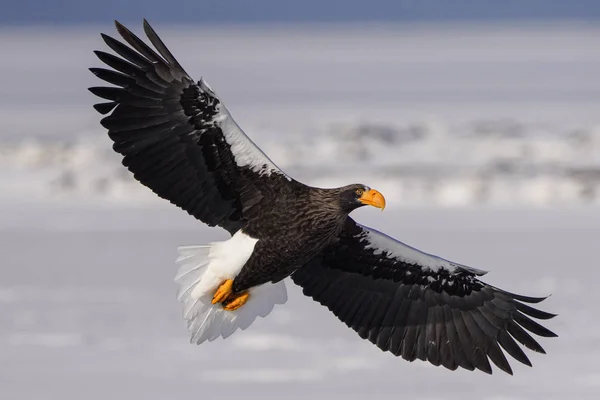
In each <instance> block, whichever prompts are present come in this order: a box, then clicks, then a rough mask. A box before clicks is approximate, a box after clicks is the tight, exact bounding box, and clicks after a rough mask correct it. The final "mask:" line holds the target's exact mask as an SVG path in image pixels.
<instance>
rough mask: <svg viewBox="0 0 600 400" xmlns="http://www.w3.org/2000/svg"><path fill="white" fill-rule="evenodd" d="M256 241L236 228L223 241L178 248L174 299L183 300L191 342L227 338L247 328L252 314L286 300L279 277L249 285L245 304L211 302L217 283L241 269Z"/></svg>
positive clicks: (262, 314)
mask: <svg viewBox="0 0 600 400" xmlns="http://www.w3.org/2000/svg"><path fill="white" fill-rule="evenodd" d="M257 242H258V240H257V239H254V238H252V237H250V236H248V235H246V234H244V233H243V232H242V231H238V232H236V233H235V235H233V236H232V237H231V239H229V240H227V241H224V242H215V243H211V244H210V245H208V246H186V247H180V248H179V258H178V259H177V264H178V265H179V270H178V272H177V276H176V277H175V281H176V282H177V283H178V284H179V286H180V288H179V293H178V294H177V299H178V300H179V301H180V302H181V303H183V317H184V319H186V320H187V322H188V330H189V332H190V336H191V337H190V341H191V342H192V343H196V344H200V343H202V342H204V341H206V340H208V341H213V340H215V339H217V338H218V337H223V338H227V337H229V336H230V335H231V334H233V333H234V332H235V331H236V330H237V329H242V330H244V329H246V328H248V327H249V326H250V325H251V324H252V323H253V322H254V321H255V320H256V317H266V316H267V315H268V314H269V313H270V312H271V311H272V310H273V308H274V307H275V305H276V304H283V303H285V302H286V301H287V291H286V287H285V283H284V282H283V281H281V282H277V283H275V284H271V283H266V284H264V285H260V286H257V287H254V288H251V289H250V290H249V292H250V297H249V299H248V301H247V302H246V304H244V305H243V306H242V307H241V308H239V309H237V310H235V311H225V310H224V309H223V306H222V305H221V304H212V303H211V302H212V297H213V295H214V292H215V291H216V290H217V288H218V287H219V286H220V285H221V283H223V281H225V280H227V279H234V278H235V276H236V275H237V274H238V273H239V272H240V271H241V269H242V267H243V266H244V264H245V263H246V261H248V259H249V258H250V255H251V254H252V251H253V250H254V246H255V245H256V243H257Z"/></svg>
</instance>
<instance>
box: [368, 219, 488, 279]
mask: <svg viewBox="0 0 600 400" xmlns="http://www.w3.org/2000/svg"><path fill="white" fill-rule="evenodd" d="M359 226H360V227H361V228H362V229H363V232H364V233H362V234H361V235H360V238H359V239H360V240H361V241H366V242H367V243H366V246H365V247H366V248H367V249H373V250H374V253H375V254H381V253H383V252H384V251H385V252H386V253H387V254H388V256H389V257H392V258H395V259H396V260H398V261H401V262H404V263H407V264H416V265H420V266H421V267H423V268H425V269H429V270H431V271H434V272H435V271H438V270H439V269H445V270H447V271H449V272H454V271H456V270H457V269H464V270H467V271H469V272H472V273H474V274H475V275H483V274H485V273H486V271H483V270H479V269H476V268H471V267H468V266H466V265H462V264H458V263H455V262H452V261H449V260H446V259H443V258H441V257H438V256H435V255H433V254H428V253H424V252H422V251H420V250H418V249H415V248H414V247H411V246H409V245H407V244H404V243H402V242H400V241H398V240H396V239H394V238H392V237H390V236H388V235H386V234H384V233H381V232H379V231H377V230H375V229H372V228H368V227H366V226H362V225H359Z"/></svg>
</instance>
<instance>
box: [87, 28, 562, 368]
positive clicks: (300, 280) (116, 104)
mask: <svg viewBox="0 0 600 400" xmlns="http://www.w3.org/2000/svg"><path fill="white" fill-rule="evenodd" d="M116 28H117V31H118V33H119V34H120V36H121V37H122V39H123V40H124V42H125V43H123V42H121V41H119V40H117V39H114V38H112V37H110V36H108V35H104V34H103V35H102V38H103V39H104V42H105V43H106V45H107V46H108V47H109V48H110V49H111V50H112V52H111V53H108V52H105V51H96V52H95V53H96V55H97V56H98V58H99V59H100V61H102V62H103V63H104V64H106V65H107V66H108V67H110V68H109V69H107V68H90V70H91V71H92V73H94V74H95V75H96V76H97V77H98V78H100V79H102V80H103V81H104V82H106V83H108V84H110V86H100V87H92V88H90V89H89V90H90V91H91V92H92V93H93V94H94V95H96V96H98V97H100V98H102V99H104V102H102V103H99V104H95V105H94V108H95V109H96V110H97V111H98V112H99V113H100V114H102V115H105V117H104V118H103V119H102V120H101V124H102V126H103V127H104V128H106V129H107V130H108V137H109V138H110V139H111V140H112V142H113V150H114V151H115V152H117V153H118V154H120V155H121V156H122V163H123V165H124V166H125V167H126V168H127V169H128V170H129V171H130V172H131V173H132V174H133V176H134V178H135V179H136V180H138V181H139V182H140V183H141V184H143V185H145V186H146V187H148V188H149V189H150V190H152V191H153V192H154V193H156V194H157V195H158V196H159V197H161V198H163V199H166V200H168V201H170V202H171V203H173V204H174V205H176V206H177V207H179V208H181V209H183V210H185V211H186V212H187V213H188V214H190V215H191V216H193V217H194V218H196V219H198V220H199V221H201V222H203V223H205V224H207V225H208V226H213V227H214V226H217V227H220V228H222V229H225V230H226V231H227V232H229V234H230V235H231V237H230V238H229V239H228V240H225V241H221V242H213V243H209V244H205V245H189V246H182V247H180V248H179V257H178V258H177V261H176V263H177V265H178V267H179V269H178V271H177V274H176V276H175V281H176V282H177V284H178V285H179V292H178V294H177V299H178V300H179V301H180V302H181V303H182V306H183V318H184V319H185V320H186V321H187V325H188V331H189V333H190V339H191V342H192V343H196V344H200V343H203V342H205V341H213V340H216V339H218V338H227V337H229V336H230V335H232V334H234V333H235V332H236V331H238V330H244V329H246V328H248V327H249V326H250V325H251V324H252V323H253V322H254V321H255V320H256V318H257V317H266V316H267V315H268V314H269V313H270V312H271V311H272V310H273V308H274V307H276V306H279V305H281V304H283V303H285V302H286V300H287V291H286V286H285V281H287V280H288V279H285V278H287V277H290V278H291V279H290V280H291V281H292V282H293V283H294V284H296V285H299V286H300V287H302V290H303V293H304V294H305V295H306V296H308V297H310V298H312V299H313V300H315V301H316V302H318V303H320V304H321V305H323V306H325V307H327V308H328V309H329V310H330V311H331V313H332V314H334V315H335V316H336V317H337V318H338V319H339V320H340V321H342V322H344V323H345V324H346V325H347V326H348V327H350V328H351V329H353V330H354V331H356V332H357V334H358V335H359V336H360V337H361V338H363V339H366V340H369V341H370V342H371V343H373V344H374V345H375V346H377V347H378V348H379V349H381V350H383V351H387V352H390V353H392V354H394V355H396V356H398V357H402V358H403V359H405V360H407V361H414V360H417V359H419V360H422V361H427V362H429V363H431V364H433V365H436V366H443V367H445V368H447V369H449V370H455V369H457V368H463V369H467V370H471V371H472V370H475V369H477V370H480V371H483V372H486V373H492V367H491V364H490V361H491V362H492V363H493V364H494V365H496V366H497V367H498V368H500V369H501V370H502V371H505V372H507V373H509V374H512V368H511V366H510V363H509V362H508V358H507V356H510V357H511V358H512V359H515V360H517V361H519V362H521V363H523V364H525V365H529V366H531V361H530V360H529V358H528V356H527V355H526V354H525V352H524V351H523V347H525V348H527V349H529V350H532V351H534V352H538V353H544V349H543V348H542V346H541V345H540V344H539V343H538V342H537V340H536V339H535V338H534V337H533V336H532V334H534V335H537V336H541V337H553V336H556V335H555V334H554V333H553V332H552V331H550V330H549V329H548V328H546V327H544V326H542V325H541V324H540V323H538V322H537V321H536V320H548V319H550V318H553V317H554V316H555V315H554V314H550V313H547V312H545V311H541V310H539V309H537V308H534V307H533V306H532V304H536V303H539V302H541V301H543V300H544V299H545V298H543V297H529V296H523V295H519V294H515V293H511V292H508V291H506V290H503V289H500V288H497V287H494V286H492V285H489V284H487V283H485V282H484V281H482V280H481V276H483V275H484V274H485V273H486V272H485V271H483V270H480V269H476V268H472V267H469V266H466V265H463V264H459V263H456V262H452V261H449V260H446V259H444V258H441V257H438V256H435V255H432V254H428V253H425V252H423V251H420V250H418V249H416V248H414V247H411V246H409V245H407V244H405V243H402V242H400V241H398V240H396V239H394V238H391V237H389V236H387V235H385V234H384V233H382V232H379V231H377V230H376V229H373V228H369V227H367V226H364V225H361V224H359V223H357V222H356V221H354V220H353V219H352V217H350V214H351V212H352V211H353V210H355V209H357V208H359V207H363V206H374V207H377V208H381V209H383V208H384V207H385V199H384V198H383V195H381V193H379V192H377V191H376V190H374V189H371V188H370V187H368V186H366V185H364V184H352V185H347V186H342V187H339V188H332V189H322V188H315V187H311V186H308V185H305V184H303V183H301V182H298V181H296V180H295V179H293V178H291V177H290V176H288V175H287V174H286V173H285V172H283V171H282V170H281V169H280V168H279V167H277V165H275V163H274V162H273V161H271V160H270V159H269V158H268V157H267V155H265V154H264V153H263V152H262V151H261V150H260V148H259V147H258V146H256V145H255V144H254V143H253V142H252V140H251V139H250V138H249V137H248V136H247V135H246V134H245V133H244V131H243V130H242V129H241V128H240V127H239V126H238V125H237V123H236V122H235V120H234V119H233V118H232V116H231V114H230V113H229V111H228V109H227V108H226V107H225V105H224V104H223V101H222V100H221V98H220V97H219V96H218V95H217V94H216V93H215V91H213V89H212V88H211V87H210V86H209V85H208V84H207V83H206V81H204V80H203V79H200V81H194V80H193V79H192V78H191V77H190V75H189V74H188V73H187V72H186V71H185V70H184V69H183V67H182V66H181V65H180V64H179V62H178V61H177V60H176V59H175V57H174V56H173V54H171V52H170V51H169V49H168V48H167V47H166V45H165V44H164V43H163V41H162V40H161V39H160V38H159V37H158V35H157V34H156V32H155V31H154V30H153V29H152V27H150V25H149V24H148V23H147V22H146V21H144V32H145V34H146V36H147V37H148V39H149V41H150V43H151V44H152V46H153V48H152V47H150V46H149V45H148V44H146V43H145V42H144V41H143V40H141V39H140V38H138V37H137V36H136V35H135V34H133V33H132V32H131V31H130V30H128V29H127V28H125V27H124V26H123V25H121V24H120V23H118V22H117V23H116ZM366 167H368V166H366ZM517 278H518V277H517Z"/></svg>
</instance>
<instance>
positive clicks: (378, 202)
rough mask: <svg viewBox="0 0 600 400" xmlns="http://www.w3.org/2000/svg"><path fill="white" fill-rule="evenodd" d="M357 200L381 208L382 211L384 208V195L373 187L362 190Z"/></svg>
mask: <svg viewBox="0 0 600 400" xmlns="http://www.w3.org/2000/svg"><path fill="white" fill-rule="evenodd" d="M358 200H359V201H360V202H361V203H363V204H367V205H369V206H373V207H377V208H381V210H382V211H383V209H384V208H385V197H383V195H382V194H381V193H379V192H378V191H377V190H375V189H371V190H369V191H368V192H364V193H363V194H362V196H360V198H359V199H358Z"/></svg>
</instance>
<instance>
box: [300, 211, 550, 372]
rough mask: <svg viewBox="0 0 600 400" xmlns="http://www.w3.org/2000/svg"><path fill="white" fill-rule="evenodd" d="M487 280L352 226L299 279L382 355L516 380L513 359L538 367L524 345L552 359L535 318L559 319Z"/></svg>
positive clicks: (531, 300) (537, 299)
mask: <svg viewBox="0 0 600 400" xmlns="http://www.w3.org/2000/svg"><path fill="white" fill-rule="evenodd" d="M483 274H485V271H482V270H478V269H475V268H471V267H467V266H465V265H461V264H458V263H454V262H451V261H448V260H444V259H442V258H440V257H437V256H434V255H430V254H426V253H422V252H420V251H419V250H417V249H415V248H413V247H410V246H408V245H405V244H404V243H400V242H398V241H396V240H394V239H392V238H390V237H388V236H386V235H383V234H382V233H380V232H377V231H375V230H373V229H371V228H367V227H363V226H361V225H358V224H356V223H355V222H354V221H353V220H352V219H351V218H348V220H347V222H346V225H345V227H344V229H343V231H342V233H341V234H340V236H339V237H338V241H337V243H336V244H334V245H332V246H330V247H328V248H327V249H326V250H325V251H324V252H323V253H322V254H321V255H319V256H318V257H316V258H315V259H313V260H312V261H311V262H309V263H308V264H306V265H305V266H303V267H302V268H300V269H298V270H297V271H296V272H295V273H294V274H293V275H292V279H293V280H294V282H295V283H297V284H298V285H300V286H301V287H302V288H303V292H304V294H305V295H307V296H310V297H312V298H313V299H314V300H316V301H318V302H320V303H321V304H323V305H324V306H326V307H328V308H329V309H330V310H331V311H332V312H333V313H334V314H335V315H336V316H337V317H338V318H339V319H340V320H342V321H343V322H345V323H346V324H347V325H348V326H350V327H351V328H352V329H354V330H355V331H356V332H357V333H358V334H359V335H360V336H361V337H362V338H365V339H368V340H369V341H371V342H372V343H374V344H375V345H376V346H377V347H379V348H380V349H381V350H384V351H389V352H391V353H392V354H394V355H396V356H401V357H402V358H404V359H405V360H407V361H414V360H416V359H420V360H423V361H428V362H429V363H431V364H433V365H436V366H439V365H441V366H443V367H445V368H447V369H449V370H455V369H457V368H458V367H461V368H464V369H467V370H471V371H472V370H474V369H479V370H481V371H483V372H486V373H492V366H491V364H490V361H491V362H492V363H493V364H494V365H495V366H496V367H498V368H499V369H501V370H502V371H504V372H506V373H508V374H512V372H513V371H512V368H511V365H510V363H509V361H508V359H507V355H508V356H510V357H512V358H513V359H515V360H517V361H519V362H521V363H523V364H525V365H528V366H531V362H530V360H529V358H528V357H527V356H526V354H525V352H524V351H523V350H522V348H521V347H520V346H519V345H518V343H520V344H521V345H523V346H525V347H527V348H529V349H531V350H534V351H537V352H544V350H543V348H542V347H541V346H540V345H539V343H538V342H537V341H536V340H535V339H533V337H532V336H531V335H530V334H529V333H528V332H531V333H533V334H536V335H538V336H543V337H552V336H556V335H555V334H554V333H553V332H552V331H550V330H549V329H547V328H546V327H543V326H542V325H540V324H539V323H537V322H535V321H534V320H533V319H532V318H537V319H541V320H547V319H550V318H552V317H554V316H555V315H554V314H550V313H547V312H545V311H541V310H538V309H536V308H533V307H531V306H529V305H527V304H525V303H530V304H531V303H534V304H535V303H539V302H540V301H542V300H543V299H544V298H543V297H528V296H522V295H518V294H514V293H510V292H507V291H505V290H502V289H498V288H496V287H493V286H490V285H488V284H486V283H484V282H482V281H480V280H479V276H481V275H483ZM517 342H518V343H517Z"/></svg>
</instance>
